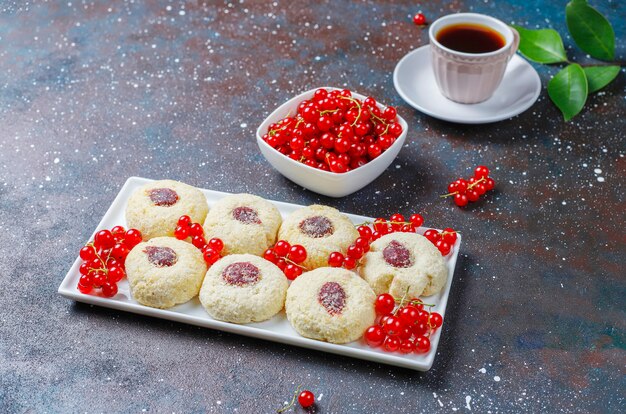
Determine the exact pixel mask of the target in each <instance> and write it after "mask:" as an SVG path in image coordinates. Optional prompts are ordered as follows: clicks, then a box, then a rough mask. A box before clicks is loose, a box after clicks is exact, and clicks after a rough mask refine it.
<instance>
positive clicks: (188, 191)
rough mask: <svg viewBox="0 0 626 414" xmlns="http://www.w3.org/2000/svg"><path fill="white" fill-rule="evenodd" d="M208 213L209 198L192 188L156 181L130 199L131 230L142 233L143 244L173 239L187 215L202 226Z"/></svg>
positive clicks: (140, 189)
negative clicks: (167, 238)
mask: <svg viewBox="0 0 626 414" xmlns="http://www.w3.org/2000/svg"><path fill="white" fill-rule="evenodd" d="M208 211H209V206H208V204H207V201H206V197H205V196H204V194H202V192H201V191H200V190H198V189H197V188H195V187H192V186H190V185H187V184H184V183H181V182H178V181H173V180H161V181H154V182H151V183H148V184H146V185H144V186H143V187H141V188H139V189H137V190H136V191H135V192H134V193H133V194H132V195H131V196H130V198H129V199H128V205H127V206H126V222H127V223H128V227H130V228H135V229H138V230H139V231H141V234H142V235H143V238H144V240H149V239H151V238H153V237H159V236H173V235H174V229H175V228H176V225H177V222H178V219H179V218H180V216H183V215H188V216H189V217H191V220H192V221H193V222H197V223H202V222H203V221H204V218H205V217H206V214H207V212H208Z"/></svg>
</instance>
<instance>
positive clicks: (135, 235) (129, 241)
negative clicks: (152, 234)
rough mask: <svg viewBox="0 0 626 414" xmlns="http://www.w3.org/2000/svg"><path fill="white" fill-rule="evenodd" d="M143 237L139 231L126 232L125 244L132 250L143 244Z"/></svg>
mask: <svg viewBox="0 0 626 414" xmlns="http://www.w3.org/2000/svg"><path fill="white" fill-rule="evenodd" d="M141 241H142V237H141V232H140V231H139V230H137V229H128V230H126V235H125V236H124V244H125V245H126V247H128V248H129V249H132V248H133V247H135V246H136V245H138V244H139V243H141Z"/></svg>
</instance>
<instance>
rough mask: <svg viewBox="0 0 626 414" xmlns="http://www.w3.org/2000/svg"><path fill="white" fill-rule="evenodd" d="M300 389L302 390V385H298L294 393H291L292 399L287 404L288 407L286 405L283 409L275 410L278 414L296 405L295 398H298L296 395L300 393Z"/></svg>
mask: <svg viewBox="0 0 626 414" xmlns="http://www.w3.org/2000/svg"><path fill="white" fill-rule="evenodd" d="M301 388H302V384H300V385H298V386H297V387H296V392H294V393H293V397H292V398H291V402H290V403H289V405H286V406H285V407H283V408H279V409H278V410H276V412H277V413H279V414H280V413H282V412H284V411H287V410H288V409H290V408H291V407H293V405H294V404H295V403H296V398H297V397H298V394H299V393H300V389H301Z"/></svg>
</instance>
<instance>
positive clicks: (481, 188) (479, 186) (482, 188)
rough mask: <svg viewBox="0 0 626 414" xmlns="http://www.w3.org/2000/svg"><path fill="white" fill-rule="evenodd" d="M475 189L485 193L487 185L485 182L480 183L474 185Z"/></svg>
mask: <svg viewBox="0 0 626 414" xmlns="http://www.w3.org/2000/svg"><path fill="white" fill-rule="evenodd" d="M474 190H476V192H477V193H478V195H483V194H485V193H486V192H487V186H486V185H485V184H484V183H478V184H476V185H475V186H474Z"/></svg>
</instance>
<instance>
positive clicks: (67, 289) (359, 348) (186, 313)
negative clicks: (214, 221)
mask: <svg viewBox="0 0 626 414" xmlns="http://www.w3.org/2000/svg"><path fill="white" fill-rule="evenodd" d="M150 181H152V180H149V179H146V178H139V177H130V178H129V179H128V180H127V181H126V183H125V184H124V186H123V187H122V189H121V191H120V192H119V194H118V195H117V197H115V200H114V201H113V204H111V207H109V209H108V210H107V212H106V214H105V215H104V217H103V218H102V220H101V221H100V224H99V225H98V228H97V229H96V231H99V230H101V229H105V228H107V229H110V228H112V227H114V226H116V225H125V224H126V219H125V217H124V212H125V209H126V202H127V200H128V198H129V197H130V195H131V194H132V193H133V191H135V190H136V189H137V188H139V187H141V186H142V185H144V184H146V183H148V182H150ZM202 192H203V193H204V194H205V195H206V198H207V200H208V203H209V207H210V206H212V205H213V204H214V203H215V202H216V201H217V200H219V199H220V198H222V197H225V196H227V195H229V194H228V193H222V192H218V191H211V190H202ZM272 203H274V205H275V206H276V207H277V208H278V210H279V211H280V213H281V214H282V215H283V217H286V216H287V215H288V214H289V213H291V212H293V211H295V210H297V209H299V208H301V207H302V206H300V205H297V204H289V203H282V202H278V201H272ZM347 216H348V217H349V218H350V219H351V220H352V221H353V222H354V223H355V224H358V223H363V222H364V221H370V222H373V221H374V219H373V218H371V217H364V216H357V215H353V214H347ZM425 230H426V229H425V228H420V231H419V232H420V233H422V232H424V231H425ZM95 233H96V232H94V234H95ZM92 238H93V237H92ZM460 244H461V236H460V235H459V237H458V240H457V242H456V244H455V245H454V250H453V252H452V253H451V254H449V255H448V257H447V258H446V265H447V267H448V281H447V283H446V286H445V289H443V290H442V291H441V292H440V293H439V294H438V295H434V296H431V297H428V298H427V299H426V302H427V303H432V304H434V305H435V306H434V308H433V309H432V310H433V311H435V312H439V313H440V314H441V315H442V316H444V323H445V311H446V304H447V302H448V294H449V293H450V286H451V284H452V276H453V273H454V266H455V264H456V259H457V256H458V252H459V247H460ZM80 263H81V260H80V258H77V259H76V261H75V262H74V264H73V265H72V267H71V269H70V270H69V272H68V273H67V275H66V276H65V278H64V279H63V282H62V283H61V286H59V293H60V294H61V295H63V296H65V297H66V298H69V299H74V300H76V301H79V302H85V303H90V304H93V305H98V306H104V307H107V308H113V309H118V310H123V311H128V312H133V313H138V314H142V315H150V316H155V317H157V318H163V319H168V320H172V321H177V322H184V323H189V324H192V325H198V326H204V327H207V328H213V329H218V330H222V331H226V332H232V333H236V334H240V335H245V336H252V337H255V338H261V339H267V340H270V341H274V342H281V343H285V344H290V345H296V346H300V347H304V348H311V349H316V350H319V351H325V352H330V353H333V354H338V355H346V356H350V357H354V358H359V359H365V360H369V361H375V362H380V363H383V364H389V365H396V366H399V367H404V368H409V369H413V370H418V371H427V370H429V369H430V367H431V366H432V365H433V361H434V359H435V354H436V352H437V345H438V344H439V335H440V334H441V329H438V330H437V331H436V332H435V333H434V335H433V336H432V337H431V338H430V340H431V349H430V352H428V353H427V354H423V355H418V354H410V355H403V354H400V353H388V352H383V351H382V350H380V349H377V348H370V347H369V346H368V345H367V344H365V343H364V342H363V341H362V340H359V341H355V342H351V343H349V344H345V345H337V344H331V343H327V342H321V341H316V340H314V339H308V338H304V337H302V336H300V335H299V334H298V333H297V332H296V331H295V330H294V329H293V328H292V327H291V325H290V324H289V321H288V320H287V318H286V316H285V312H284V311H282V312H280V313H279V314H278V315H276V316H275V317H273V318H272V319H270V320H268V321H265V322H260V323H250V324H247V325H237V324H233V323H228V322H221V321H217V320H215V319H213V318H211V317H210V316H209V315H208V314H207V313H206V312H205V310H204V308H203V307H202V306H201V305H200V302H199V301H198V298H197V297H196V298H194V299H192V300H191V301H189V302H187V303H184V304H182V305H178V306H175V307H173V308H171V309H165V310H163V309H154V308H150V307H147V306H143V305H140V304H139V303H137V302H136V301H135V300H133V298H132V297H131V295H130V289H129V287H128V282H127V280H126V279H123V280H122V281H120V282H119V284H118V288H119V292H118V294H117V295H116V296H114V297H113V298H104V297H101V296H96V295H85V294H82V293H80V292H79V291H78V289H77V288H76V286H77V284H78V279H79V277H80V274H79V272H78V267H79V266H80Z"/></svg>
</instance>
